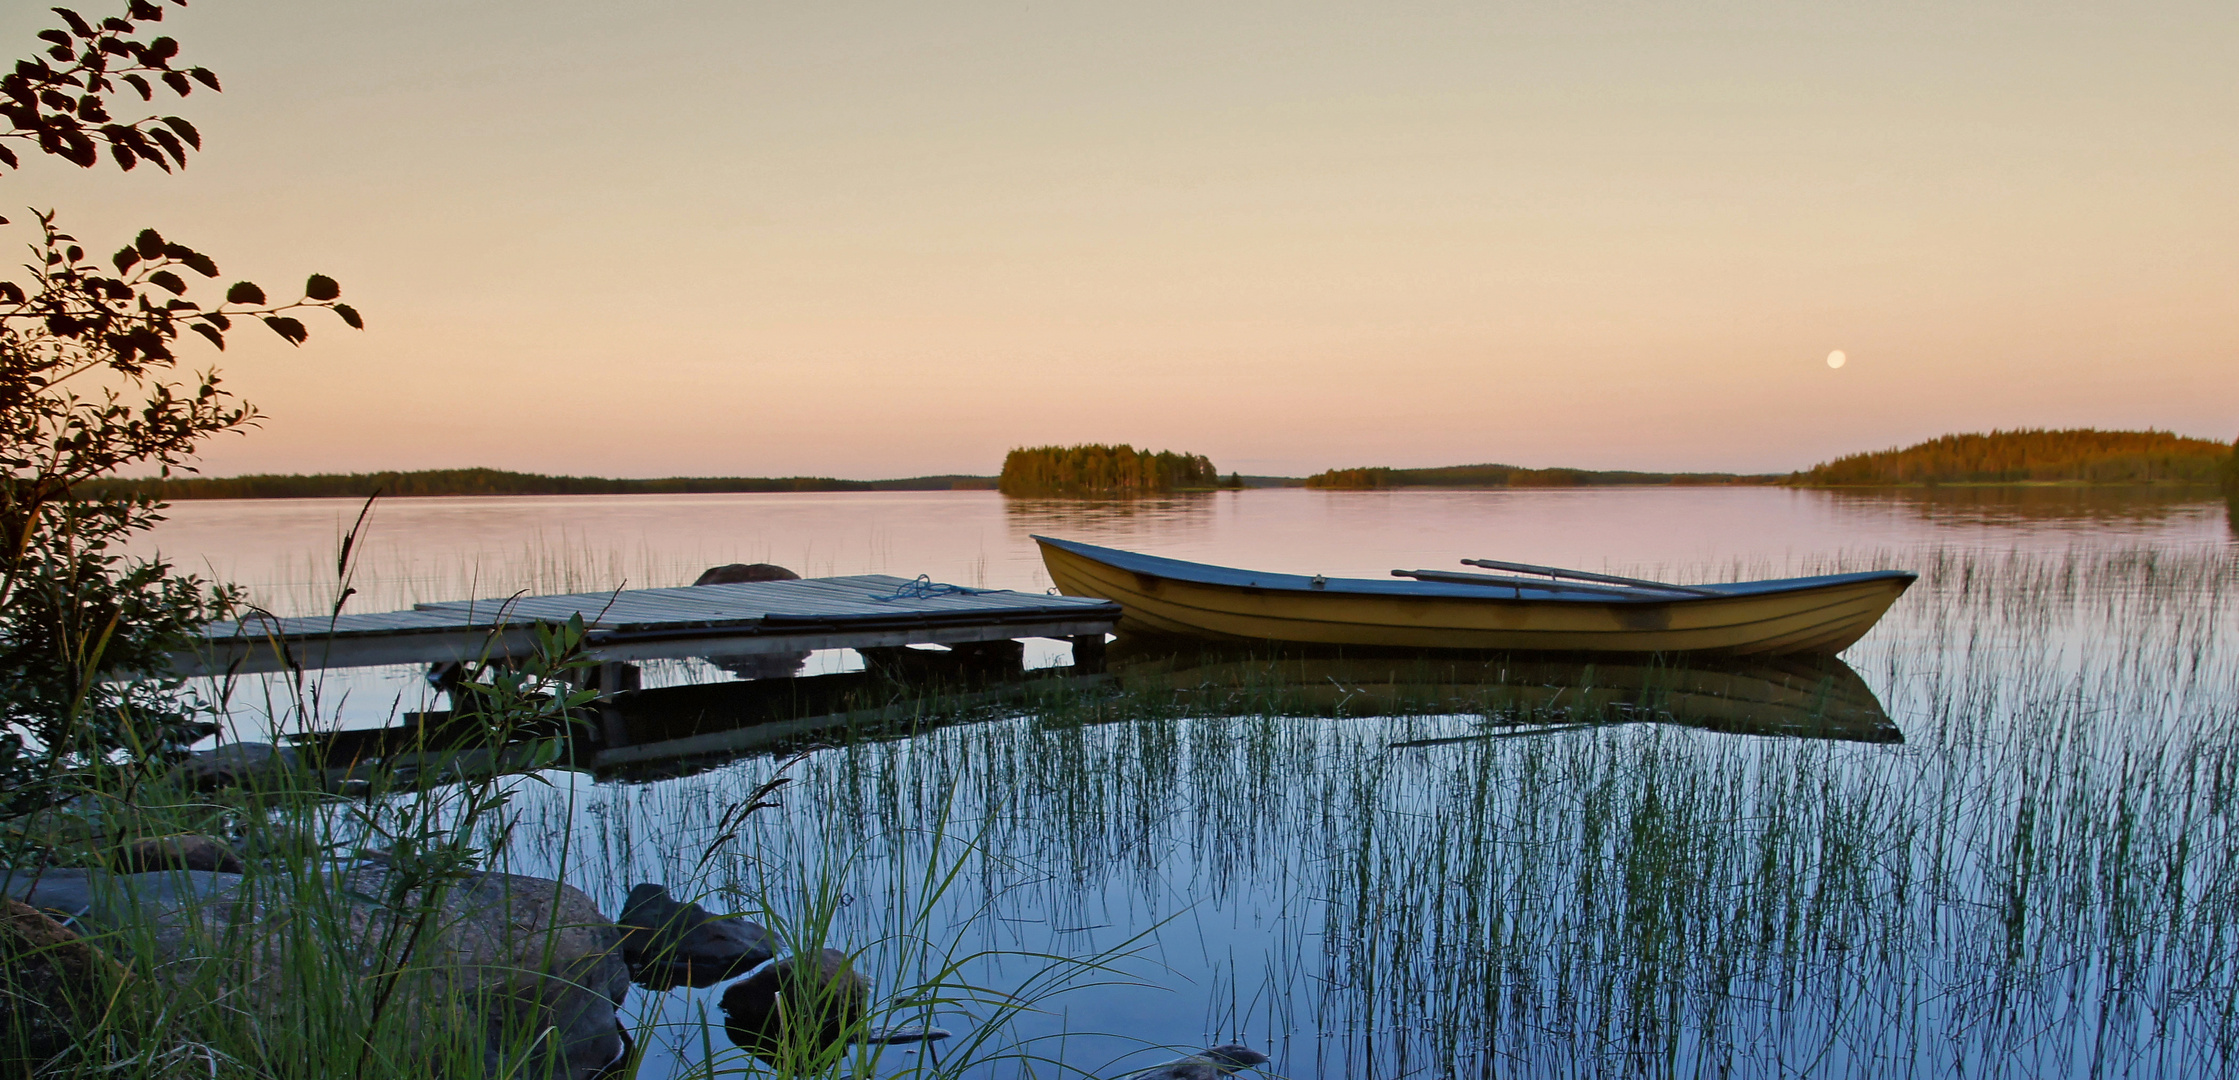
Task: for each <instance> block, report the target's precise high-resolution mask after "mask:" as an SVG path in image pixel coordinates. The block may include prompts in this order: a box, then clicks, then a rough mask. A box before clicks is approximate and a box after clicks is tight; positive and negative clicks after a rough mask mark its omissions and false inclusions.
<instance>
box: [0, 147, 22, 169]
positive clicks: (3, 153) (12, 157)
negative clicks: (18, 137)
mask: <svg viewBox="0 0 2239 1080" xmlns="http://www.w3.org/2000/svg"><path fill="white" fill-rule="evenodd" d="M0 164H4V165H6V166H7V167H9V168H11V169H13V168H17V167H19V166H21V165H22V164H23V163H22V162H20V161H17V160H16V152H15V151H13V150H10V149H8V148H7V147H5V146H0Z"/></svg>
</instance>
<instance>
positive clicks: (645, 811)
mask: <svg viewBox="0 0 2239 1080" xmlns="http://www.w3.org/2000/svg"><path fill="white" fill-rule="evenodd" d="M1914 554H1921V553H1914ZM1907 559H1908V562H1910V563H1911V565H1912V566H1913V568H1915V569H1918V570H1920V571H1922V574H1923V577H1922V581H1921V583H1920V584H1919V585H1918V586H1916V587H1915V589H1914V591H1913V593H1912V595H1910V596H1908V597H1907V598H1906V601H1905V602H1904V604H1902V605H1900V607H1899V608H1898V609H1897V610H1896V611H1895V612H1893V613H1892V615H1891V617H1890V619H1889V621H1888V622H1887V624H1886V625H1885V626H1884V627H1883V628H1882V629H1881V630H1879V631H1877V632H1876V634H1875V635H1874V636H1872V637H1870V638H1869V639H1867V641H1866V642H1865V643H1863V644H1862V645H1861V646H1860V647H1859V648H1858V649H1855V650H1853V652H1852V654H1851V662H1852V664H1853V665H1854V666H1856V667H1857V668H1858V669H1859V670H1860V671H1861V672H1863V673H1864V675H1865V677H1866V679H1867V680H1868V682H1870V683H1872V684H1873V685H1874V687H1875V688H1876V690H1878V692H1879V696H1880V698H1881V700H1882V702H1883V703H1884V704H1885V705H1886V706H1887V707H1888V709H1889V712H1890V713H1891V714H1893V715H1894V716H1895V718H1896V719H1897V721H1898V722H1899V723H1900V724H1901V725H1902V726H1903V728H1904V732H1905V737H1906V742H1905V743H1904V744H1903V745H1901V746H1883V745H1869V744H1860V743H1844V742H1829V741H1818V740H1799V739H1756V738H1747V737H1737V736H1733V735H1726V734H1719V733H1712V732H1705V731H1699V730H1690V729H1685V728H1678V727H1672V726H1668V725H1639V724H1609V723H1598V724H1594V725H1591V726H1588V727H1584V728H1582V729H1577V730H1565V731H1553V732H1551V733H1549V734H1547V735H1544V736H1542V737H1524V738H1498V739H1471V740H1462V741H1452V742H1439V741H1438V740H1441V739H1444V738H1446V737H1449V736H1461V735H1469V734H1473V733H1477V732H1480V731H1482V730H1483V723H1484V722H1485V721H1486V720H1487V719H1488V717H1487V715H1486V714H1483V713H1472V712H1466V711H1455V712H1447V713H1439V712H1435V711H1432V712H1425V713H1421V714H1412V715H1396V714H1395V713H1399V712H1403V711H1404V710H1399V709H1397V708H1395V709H1393V710H1390V711H1385V712H1374V711H1373V710H1371V711H1372V713H1373V714H1372V715H1359V710H1354V709H1350V708H1333V709H1320V708H1316V709H1312V710H1307V709H1301V710H1299V712H1286V711H1284V704H1285V703H1284V701H1283V700H1281V699H1280V698H1279V696H1276V695H1272V694H1270V695H1267V696H1263V697H1261V698H1259V699H1256V700H1255V699H1250V698H1249V697H1248V696H1247V697H1245V698H1242V699H1240V698H1239V697H1237V696H1236V695H1234V694H1225V693H1224V694H1221V695H1212V696H1209V697H1208V696H1206V695H1196V696H1192V695H1178V694H1176V693H1174V692H1172V686H1171V685H1168V686H1166V687H1164V688H1163V689H1160V690H1158V691H1156V692H1142V691H1140V690H1138V691H1136V692H1123V693H1119V694H1117V695H1113V694H1108V693H1080V694H1075V695H1070V696H1067V697H1063V698H1061V699H1057V700H1052V701H1049V702H1047V703H1045V704H1042V705H1039V706H1037V707H1033V708H1029V709H1023V710H1021V709H1013V710H1007V711H1004V712H1002V713H1000V714H992V715H988V716H986V717H985V718H984V719H982V720H980V721H978V722H973V723H964V724H948V725H944V726H930V725H929V726H927V727H926V728H924V729H923V730H922V731H921V732H920V733H919V734H918V735H916V736H915V737H914V738H908V739H901V740H894V739H883V740H879V741H861V742H852V743H850V744H848V745H843V746H840V747H837V748H835V749H831V750H827V751H822V752H819V753H816V754H813V755H811V756H810V757H809V758H808V759H807V760H805V761H804V762H803V763H802V764H801V765H800V766H799V769H798V773H799V776H800V780H799V783H798V785H797V787H796V788H795V789H794V792H793V794H792V796H791V798H790V800H789V803H788V806H787V807H786V809H785V810H784V811H783V812H782V814H778V815H773V816H771V817H768V818H766V819H763V820H761V821H759V822H757V824H756V829H757V830H758V831H757V832H756V833H755V834H754V835H753V836H751V837H746V838H742V839H741V840H740V841H739V843H740V844H741V845H742V848H741V850H751V851H754V852H757V853H758V855H759V857H760V858H762V859H765V860H774V861H775V862H776V863H778V864H783V862H784V861H785V860H787V859H789V858H792V857H795V856H794V854H792V853H795V852H798V853H802V855H803V857H805V854H806V853H807V852H809V851H811V850H812V849H813V848H814V846H815V845H818V844H835V843H836V844H840V845H842V846H843V847H844V848H846V849H848V850H852V851H855V852H857V857H856V858H855V859H854V860H852V861H851V862H849V864H848V865H847V868H846V871H845V872H846V875H847V877H846V880H847V884H846V886H845V888H846V890H847V891H848V892H849V893H851V894H853V895H855V896H857V897H858V898H861V899H864V900H868V901H869V903H867V904H859V905H858V907H859V908H860V909H861V910H856V909H849V910H847V911H843V912H841V913H840V914H839V915H838V916H837V922H838V923H839V924H840V926H841V932H842V933H843V934H845V935H849V936H852V938H853V939H855V940H867V939H870V938H875V937H876V936H877V935H876V933H875V929H874V928H875V927H876V926H877V925H878V924H879V922H880V919H881V916H879V915H878V913H877V912H878V909H879V907H880V904H881V903H882V902H883V901H882V900H881V898H884V897H889V896H897V895H903V893H904V891H906V890H905V886H906V885H907V873H906V872H904V871H902V870H901V869H900V868H901V867H904V866H924V865H928V864H929V862H930V861H931V860H932V858H933V855H934V852H935V844H936V841H935V840H934V839H933V838H931V837H929V836H928V835H927V834H925V833H924V832H923V831H921V829H920V826H921V825H922V823H924V822H927V821H951V822H965V823H969V828H970V830H973V831H974V835H975V836H976V843H975V848H974V854H973V855H972V857H971V858H970V859H969V860H967V862H966V863H965V864H964V869H965V871H966V874H965V877H964V878H963V879H961V880H960V881H959V882H958V884H957V886H956V888H955V890H954V892H953V894H952V895H951V896H949V897H948V898H947V899H945V900H944V901H943V903H944V904H946V905H948V907H947V908H946V909H945V910H944V915H943V916H942V917H941V918H940V919H937V920H936V921H945V924H946V925H951V926H963V927H969V928H971V929H970V931H969V934H970V935H977V937H976V938H972V939H971V940H975V941H977V942H981V943H986V944H1003V945H1007V946H1011V947H1031V948H1033V949H1037V950H1047V951H1051V952H1060V953H1062V952H1069V951H1072V952H1085V951H1090V950H1093V949H1095V948H1100V947H1104V946H1108V945H1112V944H1116V943H1117V942H1119V941H1121V940H1124V939H1125V938H1127V937H1128V936H1131V935H1132V934H1134V933H1136V932H1138V931H1140V930H1143V929H1145V928H1146V927H1147V926H1148V925H1149V924H1150V923H1152V922H1155V921H1156V920H1158V919H1160V918H1173V917H1180V916H1181V915H1182V914H1184V913H1186V914H1187V917H1188V918H1190V919H1192V920H1194V922H1193V925H1196V926H1199V927H1200V928H1201V930H1200V932H1201V933H1202V934H1213V935H1216V936H1215V937H1214V938H1213V940H1216V941H1219V942H1222V943H1224V947H1226V948H1227V949H1229V950H1230V951H1229V952H1228V953H1225V954H1218V953H1216V954H1210V955H1209V954H1208V953H1206V952H1201V951H1200V950H1199V949H1198V948H1197V947H1196V945H1195V944H1194V942H1193V943H1192V944H1190V946H1189V947H1187V948H1179V947H1174V948H1169V949H1168V950H1167V951H1164V952H1162V953H1159V954H1156V957H1155V958H1156V959H1158V960H1159V961H1161V962H1162V963H1164V964H1165V965H1167V967H1168V968H1170V969H1172V970H1173V971H1175V972H1179V973H1181V975H1182V976H1185V977H1186V979H1187V981H1186V982H1183V981H1182V979H1181V978H1173V979H1168V980H1166V981H1169V982H1176V983H1179V984H1180V985H1182V987H1183V993H1184V994H1185V995H1189V996H1191V997H1192V998H1193V1000H1194V998H1195V997H1198V996H1202V998H1203V1001H1202V1003H1200V1004H1194V1005H1191V1006H1189V1010H1188V1011H1189V1013H1190V1015H1191V1016H1192V1017H1195V1016H1196V1015H1198V1010H1199V1009H1200V1008H1201V1009H1202V1015H1203V1017H1204V1019H1203V1021H1202V1026H1203V1028H1204V1029H1205V1030H1204V1031H1203V1032H1200V1031H1196V1030H1189V1031H1143V1032H1133V1033H1131V1035H1133V1036H1135V1037H1138V1038H1142V1039H1148V1040H1154V1041H1156V1040H1169V1041H1173V1042H1186V1041H1189V1040H1190V1039H1193V1038H1195V1037H1197V1036H1199V1035H1201V1034H1207V1033H1212V1032H1214V1031H1216V1030H1220V1031H1234V1030H1237V1029H1246V1030H1248V1031H1249V1032H1250V1033H1251V1034H1252V1035H1253V1037H1254V1038H1255V1040H1258V1039H1274V1040H1277V1041H1278V1044H1279V1045H1278V1050H1279V1051H1281V1050H1282V1048H1283V1046H1285V1045H1287V1048H1288V1049H1287V1057H1286V1056H1285V1055H1284V1053H1281V1052H1279V1053H1278V1060H1277V1062H1276V1065H1275V1066H1274V1068H1276V1069H1279V1070H1281V1071H1282V1072H1283V1073H1284V1074H1287V1075H1301V1076H1303V1075H1315V1074H1317V1073H1318V1074H1320V1075H1329V1076H1338V1075H1343V1076H1372V1075H1378V1076H1398V1075H1405V1074H1409V1073H1411V1072H1413V1071H1416V1070H1420V1072H1419V1074H1420V1075H1488V1074H1495V1073H1497V1074H1500V1075H1535V1076H1536V1075H1555V1076H1568V1075H1630V1074H1636V1073H1637V1074H1644V1075H1679V1074H1685V1075H1704V1074H1717V1075H1785V1074H1787V1073H1791V1072H1792V1073H1796V1074H1799V1075H1843V1076H1868V1075H1872V1076H1879V1075H1959V1074H1966V1075H1981V1076H2016V1077H2019V1076H2041V1075H2086V1074H2096V1075H2110V1076H2117V1075H2135V1076H2157V1075H2160V1076H2166V1075H2218V1074H2226V1073H2228V1072H2229V1071H2230V1070H2231V1069H2232V1068H2234V1062H2233V1061H2232V1060H2231V1053H2232V1049H2233V1047H2234V1046H2239V1020H2235V1017H2239V990H2235V989H2234V988H2239V935H2234V934H2232V933H2231V927H2233V926H2234V925H2239V859H2235V852H2239V820H2235V817H2239V799H2234V798H2233V792H2235V791H2239V702H2235V701H2234V695H2233V688H2234V686H2239V647H2235V646H2239V641H2235V640H2234V637H2233V634H2232V630H2233V626H2232V622H2233V615H2232V614H2231V613H2232V612H2233V611H2234V610H2235V609H2234V607H2233V605H2232V604H2231V603H2230V602H2229V601H2230V599H2231V594H2232V592H2233V591H2234V589H2235V587H2239V560H2235V559H2234V558H2233V556H2231V555H2230V554H2228V553H2226V552H2224V551H2221V550H2197V551H2175V552H2171V551H2154V550H2117V551H2105V550H2102V551H2077V552H2073V553H2066V554H2049V555H2044V554H2007V553H1989V554H1985V553H1975V552H1967V551H1948V552H1940V553H1939V552H1929V553H1925V554H1924V555H1923V556H1922V557H1919V558H1913V557H1912V556H1911V555H1908V556H1907ZM1835 561H1837V562H1840V563H1841V564H1842V565H1844V566H1845V567H1848V566H1854V565H1857V564H1859V563H1861V562H1863V563H1867V564H1872V563H1874V562H1877V561H1879V558H1877V557H1874V556H1864V557H1859V558H1852V559H1844V560H1835ZM1834 568H1835V567H1834V566H1832V565H1830V566H1829V567H1827V569H1834ZM1743 569H1747V568H1743ZM1790 569H1791V570H1792V571H1796V572H1803V571H1808V570H1811V569H1817V568H1816V567H1794V568H1790ZM1704 576H1716V575H1704ZM1294 704H1295V703H1294ZM925 707H926V708H927V709H928V710H931V711H938V710H939V709H940V708H941V706H940V704H939V703H938V702H937V701H936V702H931V703H928V704H927V705H926V706H925ZM1504 708H1505V709H1506V710H1507V711H1504V712H1502V713H1501V714H1500V715H1499V716H1497V717H1494V719H1498V720H1500V721H1501V722H1503V723H1504V724H1507V725H1510V726H1516V725H1525V726H1527V727H1528V725H1529V724H1531V723H1533V722H1543V723H1546V724H1548V725H1550V726H1552V725H1555V724H1567V723H1571V722H1573V721H1575V719H1576V717H1575V715H1574V714H1573V713H1572V712H1571V711H1570V709H1571V704H1570V703H1569V702H1567V701H1564V700H1563V699H1561V698H1559V697H1550V698H1544V699H1542V698H1529V697H1526V698H1520V699H1517V700H1514V701H1511V702H1509V703H1508V704H1507V705H1506V706H1504ZM1535 710H1536V711H1535ZM1302 712H1320V713H1321V714H1322V715H1320V716H1319V717H1317V716H1312V715H1300V713H1302ZM1395 742H1411V743H1420V744H1426V745H1417V746H1412V747H1409V748H1406V749H1400V750H1395V749H1393V747H1392V744H1393V743H1395ZM768 768H769V767H768V765H766V764H764V763H758V762H753V761H749V762H746V763H742V764H740V765H737V766H733V767H731V768H730V769H727V770H723V771H719V772H715V773H709V774H703V775H700V776H694V777H689V778H685V779H681V780H676V781H667V782H663V783H659V784H650V785H641V786H628V787H618V788H602V789H598V790H595V791H588V792H583V793H580V794H579V795H578V798H579V799H580V800H582V801H583V802H584V803H585V804H586V805H588V806H590V807H592V808H594V809H595V811H596V813H595V814H594V815H592V816H589V817H586V818H583V819H580V820H578V821H576V822H570V821H569V820H566V819H565V818H562V817H559V816H553V815H542V816H540V815H539V814H538V813H537V812H536V811H535V810H534V809H533V808H531V811H530V819H531V820H534V821H537V822H538V825H537V829H538V830H541V831H542V832H543V833H544V834H545V835H547V836H557V835H562V834H568V833H570V832H571V831H572V832H574V833H576V834H578V835H581V836H582V838H583V843H584V844H585V852H584V855H585V856H586V857H587V858H588V859H590V860H591V862H592V864H594V865H596V866H603V867H605V869H591V870H590V873H591V874H592V875H594V876H595V877H598V878H600V879H603V880H612V881H615V882H617V883H619V882H624V881H627V880H631V879H633V878H638V877H643V878H645V879H646V880H661V877H660V876H659V875H661V874H662V873H664V872H669V871H670V870H671V869H681V868H680V867H679V868H667V867H663V866H661V865H660V863H661V860H663V859H664V858H667V856H664V855H662V854H661V853H662V852H664V851H673V850H689V849H690V847H691V845H689V844H677V843H673V842H669V841H668V840H666V839H664V841H663V842H659V843H650V844H649V843H647V839H648V838H649V837H655V836H658V837H663V838H676V837H692V836H697V835H700V834H701V832H702V831H703V830H708V829H711V828H712V827H713V825H714V822H715V819H714V816H713V813H712V810H711V809H708V808H713V807H719V806H721V805H723V804H724V803H725V800H726V799H728V798H732V797H735V794H736V793H737V792H739V791H742V790H744V789H745V788H747V787H750V786H751V785H752V784H754V783H757V782H759V781H760V780H761V779H762V778H763V777H764V776H766V775H767V772H768ZM555 809H556V808H555ZM738 884H739V887H742V888H749V889H751V888H753V887H754V886H753V884H752V882H751V881H749V880H746V879H741V880H740V882H739V883H738ZM1239 926H1241V927H1245V928H1246V929H1233V928H1235V927H1239ZM1204 927H1211V928H1212V929H1203V928H1204ZM1218 935H1226V936H1225V937H1222V936H1218ZM968 936H969V935H968ZM1209 969H1210V970H1209ZM977 970H978V971H979V972H980V976H981V977H982V978H984V979H985V980H986V981H987V982H989V983H991V984H997V985H1000V984H1001V983H1002V982H1003V979H1004V977H1005V968H1004V966H1003V965H1002V964H1001V963H996V962H989V963H988V964H986V965H984V966H983V967H981V968H979V969H977ZM1144 970H1145V972H1146V974H1148V973H1149V971H1148V969H1144ZM1111 992H1112V993H1123V992H1122V991H1111ZM1115 1000H1116V999H1115ZM1129 1000H1134V999H1129ZM1138 1004H1139V1003H1138ZM1075 1015H1076V1016H1078V1015H1081V1013H1080V1012H1076V1014H1075ZM1035 1023H1041V1024H1042V1025H1043V1026H1042V1027H1041V1028H1039V1029H1035V1028H1034V1024H1035ZM1026 1026H1027V1028H1028V1029H1029V1030H1040V1031H1043V1032H1044V1033H1054V1032H1055V1031H1057V1030H1059V1029H1061V1028H1062V1026H1063V1021H1062V1020H1061V1019H1059V1018H1049V1019H1047V1020H1045V1021H1029V1022H1027V1024H1026ZM1285 1039H1287V1040H1288V1042H1287V1044H1285V1043H1282V1040H1285ZM1069 1045H1071V1046H1072V1047H1073V1048H1074V1053H1075V1054H1087V1055H1088V1056H1089V1060H1086V1061H1081V1060H1078V1059H1072V1060H1075V1061H1076V1063H1077V1064H1084V1065H1087V1066H1090V1067H1095V1065H1096V1063H1097V1062H1099V1061H1103V1060H1107V1059H1108V1058H1109V1057H1110V1056H1111V1055H1112V1054H1114V1053H1117V1052H1119V1051H1122V1050H1125V1049H1127V1046H1128V1044H1126V1043H1125V1042H1106V1043H1101V1044H1100V1043H1097V1042H1095V1041H1094V1040H1076V1041H1075V1042H1074V1043H1071V1044H1069ZM1099 1055H1101V1056H1099Z"/></svg>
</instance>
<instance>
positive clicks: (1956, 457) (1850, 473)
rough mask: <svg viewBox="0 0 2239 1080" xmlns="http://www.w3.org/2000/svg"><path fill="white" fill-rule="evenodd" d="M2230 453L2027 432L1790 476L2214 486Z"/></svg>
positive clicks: (1940, 442)
mask: <svg viewBox="0 0 2239 1080" xmlns="http://www.w3.org/2000/svg"><path fill="white" fill-rule="evenodd" d="M2231 458H2232V448H2231V447H2229V446H2226V445H2224V444H2223V443H2220V442H2214V441H2211V440H2208V439H2192V438H2186V437H2185V436H2182V435H2176V434H2172V433H2170V432H2167V431H2100V430H2097V429H2095V428H2070V429H2067V430H2064V431H2049V430H2045V429H2042V428H2026V429H2022V430H2018V431H1993V432H1991V433H1989V434H1987V435H1983V434H1971V435H1945V436H1943V437H1942V438H1937V439H1930V440H1928V441H1927V442H1924V443H1917V444H1915V445H1912V446H1908V447H1905V448H1904V449H1901V450H1899V449H1890V450H1878V451H1875V452H1873V453H1870V454H1852V455H1850V456H1848V457H1840V458H1836V459H1835V460H1833V461H1829V462H1826V463H1824V464H1820V465H1816V466H1813V467H1812V468H1810V469H1807V470H1805V471H1803V472H1800V473H1797V474H1795V475H1794V476H1792V477H1790V482H1792V483H1796V484H1803V485H1808V486H1815V487H1818V486H1825V487H1838V486H1840V487H1848V486H1888V485H1903V484H2012V483H2025V482H2030V481H2040V482H2059V481H2066V482H2071V483H2079V482H2080V483H2088V484H2214V483H2218V482H2220V481H2222V479H2223V477H2224V475H2225V469H2226V466H2227V463H2228V462H2230V461H2231Z"/></svg>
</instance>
